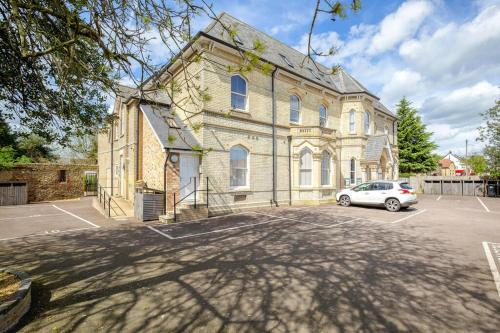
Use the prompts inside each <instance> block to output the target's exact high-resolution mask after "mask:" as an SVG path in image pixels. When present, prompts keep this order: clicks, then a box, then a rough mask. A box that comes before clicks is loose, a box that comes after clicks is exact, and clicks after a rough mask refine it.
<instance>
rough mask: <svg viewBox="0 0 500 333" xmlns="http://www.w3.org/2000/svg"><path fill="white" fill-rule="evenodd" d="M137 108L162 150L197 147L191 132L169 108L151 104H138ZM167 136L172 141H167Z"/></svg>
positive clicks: (197, 144)
mask: <svg viewBox="0 0 500 333" xmlns="http://www.w3.org/2000/svg"><path fill="white" fill-rule="evenodd" d="M139 107H140V108H141V110H142V112H143V114H144V116H145V117H146V119H147V121H148V123H149V124H150V125H151V128H152V129H153V132H154V133H155V135H156V137H157V139H158V141H159V142H160V144H161V145H162V147H163V148H170V149H181V150H192V147H193V146H199V143H198V141H197V140H196V138H195V137H194V135H193V134H192V132H191V130H190V129H189V128H188V127H187V126H186V125H184V123H183V122H182V121H181V120H180V118H179V117H178V116H174V115H172V113H171V112H170V108H168V107H166V106H161V105H151V104H140V105H139ZM169 124H170V125H169ZM169 136H172V137H173V138H174V140H173V141H169V140H168V137H169Z"/></svg>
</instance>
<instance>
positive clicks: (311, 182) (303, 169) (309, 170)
mask: <svg viewBox="0 0 500 333" xmlns="http://www.w3.org/2000/svg"><path fill="white" fill-rule="evenodd" d="M305 154H309V161H310V164H311V167H310V168H307V169H306V168H303V166H302V157H303V156H304V155H305ZM313 163H314V161H313V156H312V151H311V149H309V148H307V147H306V148H303V149H302V150H301V151H300V154H299V186H300V187H312V186H313V169H314V167H313ZM303 171H307V172H309V174H310V179H309V181H310V183H309V184H302V172H303Z"/></svg>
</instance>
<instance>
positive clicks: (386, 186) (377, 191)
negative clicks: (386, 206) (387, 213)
mask: <svg viewBox="0 0 500 333" xmlns="http://www.w3.org/2000/svg"><path fill="white" fill-rule="evenodd" d="M391 188H392V184H391V183H385V182H375V183H373V186H372V191H371V192H372V195H371V196H370V199H371V200H372V201H371V203H373V204H383V203H385V199H386V198H387V195H388V192H389V190H390V189H391Z"/></svg>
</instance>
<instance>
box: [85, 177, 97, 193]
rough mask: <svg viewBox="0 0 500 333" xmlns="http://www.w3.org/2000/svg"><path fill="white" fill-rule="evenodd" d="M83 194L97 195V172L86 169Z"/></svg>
mask: <svg viewBox="0 0 500 333" xmlns="http://www.w3.org/2000/svg"><path fill="white" fill-rule="evenodd" d="M83 195H84V196H88V195H97V172H95V171H85V193H84V194H83Z"/></svg>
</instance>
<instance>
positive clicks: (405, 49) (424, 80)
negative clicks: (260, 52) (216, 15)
mask: <svg viewBox="0 0 500 333" xmlns="http://www.w3.org/2000/svg"><path fill="white" fill-rule="evenodd" d="M213 4H214V10H215V12H222V11H225V12H228V13H229V14H231V15H233V16H235V17H237V18H239V19H240V20H242V21H244V22H246V23H248V24H250V25H252V26H254V27H256V28H258V29H259V30H262V31H264V32H266V33H268V34H269V35H271V36H273V37H275V38H276V39H278V40H280V41H282V42H284V43H286V44H288V45H290V46H292V47H295V48H296V49H298V50H300V51H305V50H306V42H307V31H308V28H309V25H310V22H311V19H312V14H313V10H314V5H315V1H311V0H309V1H306V0H304V1H302V0H288V1H269V0H246V1H234V0H214V1H213ZM362 6H363V8H362V10H361V11H360V12H358V13H355V14H352V15H349V17H348V18H347V19H343V20H337V21H332V20H330V19H329V18H328V17H326V16H325V17H320V19H319V22H318V25H317V27H316V28H315V31H314V36H313V46H314V47H315V48H317V49H319V50H324V51H328V50H329V49H330V48H331V47H332V46H335V47H338V48H339V52H338V53H337V54H336V55H335V56H334V57H330V58H321V59H318V61H320V62H322V63H324V64H325V65H328V66H329V65H334V64H340V65H341V66H343V67H344V68H345V69H346V70H347V71H348V72H350V73H351V74H352V75H353V76H354V77H355V78H356V79H358V80H359V81H360V82H361V83H362V84H363V85H364V86H365V87H367V88H368V89H369V90H370V91H372V92H373V93H374V94H375V95H377V96H379V97H380V99H381V101H382V103H384V105H386V106H387V107H388V108H389V109H390V110H392V111H394V112H395V110H396V104H397V102H398V101H399V100H400V99H401V98H402V97H403V96H406V97H407V98H408V99H409V100H410V101H411V102H412V103H413V106H415V107H416V108H417V109H418V110H419V114H420V115H421V117H422V119H423V121H424V123H425V124H426V125H427V128H428V130H429V131H431V132H433V133H434V134H433V140H434V141H435V142H436V143H437V144H438V145H439V148H438V149H437V151H438V152H439V153H442V154H444V153H447V152H448V151H449V150H451V151H453V152H454V153H457V154H459V155H464V154H465V140H468V141H469V153H470V152H471V151H472V152H480V150H481V148H482V145H483V144H482V143H480V142H477V141H476V138H477V136H478V130H477V128H478V127H479V126H480V125H482V123H483V119H482V117H481V115H480V113H481V112H483V111H485V110H487V109H488V108H490V107H491V106H493V104H494V101H495V99H498V98H500V0H477V1H476V0H461V1H459V0H446V1H445V0H407V1H396V0H394V1H388V0H362ZM207 24H208V19H204V18H200V19H198V20H197V22H196V24H195V28H196V29H197V30H199V29H202V28H203V27H204V26H206V25H207ZM156 54H157V55H159V56H161V52H159V53H156Z"/></svg>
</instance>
